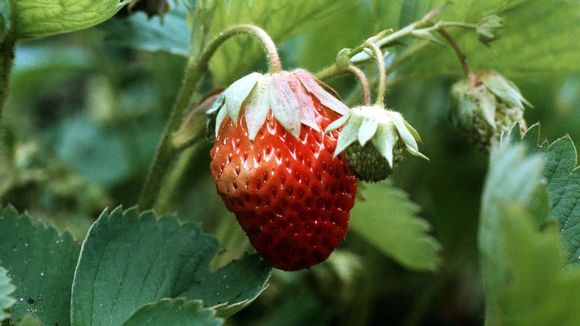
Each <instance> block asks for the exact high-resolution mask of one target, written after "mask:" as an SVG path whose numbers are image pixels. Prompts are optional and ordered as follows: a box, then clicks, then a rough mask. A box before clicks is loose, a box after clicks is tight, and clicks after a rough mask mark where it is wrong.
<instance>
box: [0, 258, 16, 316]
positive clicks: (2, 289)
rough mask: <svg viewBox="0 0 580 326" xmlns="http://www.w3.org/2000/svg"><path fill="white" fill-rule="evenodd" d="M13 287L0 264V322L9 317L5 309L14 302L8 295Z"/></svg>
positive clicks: (12, 290)
mask: <svg viewBox="0 0 580 326" xmlns="http://www.w3.org/2000/svg"><path fill="white" fill-rule="evenodd" d="M15 289H16V288H15V287H14V285H12V283H10V277H8V274H7V271H6V270H5V269H4V268H3V267H1V266H0V322H1V321H3V320H4V319H6V318H8V317H10V315H8V314H7V313H6V312H5V310H7V309H9V308H10V307H12V306H13V305H14V303H15V302H16V300H14V299H13V298H12V297H11V296H10V294H12V292H14V290H15Z"/></svg>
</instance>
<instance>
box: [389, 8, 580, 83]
mask: <svg viewBox="0 0 580 326" xmlns="http://www.w3.org/2000/svg"><path fill="white" fill-rule="evenodd" d="M442 2H443V1H435V3H433V5H432V6H433V7H434V6H435V5H437V4H440V3H442ZM489 14H497V15H499V16H500V17H502V18H503V19H504V21H505V27H504V28H503V29H501V31H499V33H498V34H499V39H498V40H497V41H495V42H493V43H492V44H491V47H489V48H486V47H485V46H482V44H481V43H480V42H479V40H478V39H477V35H476V34H475V33H474V32H473V31H469V30H458V29H453V30H451V29H450V32H451V33H452V34H453V35H454V36H455V37H456V38H457V41H458V43H459V44H460V45H461V46H462V48H463V49H464V50H465V52H466V53H467V55H468V57H469V62H470V64H471V65H472V66H473V67H474V68H475V69H476V70H485V69H489V68H493V69H495V70H498V71H499V72H501V73H502V74H507V75H510V76H514V75H519V76H524V75H530V74H539V73H546V74H554V73H563V72H572V71H580V60H577V58H578V53H580V42H577V40H578V39H579V38H580V24H578V23H577V22H578V20H579V19H580V5H579V3H578V1H577V0H571V1H567V0H557V1H549V2H546V1H542V0H523V1H509V0H485V1H454V2H453V3H451V4H450V5H449V6H448V7H447V8H446V10H445V12H444V13H443V15H442V18H443V19H446V20H465V21H467V22H470V23H477V22H478V21H479V20H480V19H481V17H482V16H484V15H489ZM531 35H533V39H534V41H533V43H530V36H531ZM407 63H408V64H407V65H405V66H404V69H403V70H404V72H401V73H403V74H404V75H406V77H412V78H414V77H426V76H436V75H449V74H455V75H459V74H460V73H461V66H460V64H459V63H457V59H456V58H455V57H454V55H453V53H452V51H451V49H449V47H440V46H433V45H429V46H427V47H425V48H424V49H423V50H422V51H421V53H420V54H419V55H418V56H417V57H415V58H414V59H412V60H409V61H408V62H407Z"/></svg>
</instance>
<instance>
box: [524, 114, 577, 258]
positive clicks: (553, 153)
mask: <svg viewBox="0 0 580 326" xmlns="http://www.w3.org/2000/svg"><path fill="white" fill-rule="evenodd" d="M539 133H540V127H539V125H534V126H532V127H531V128H530V129H529V130H528V132H526V134H525V135H524V139H523V141H525V142H527V143H528V144H530V145H531V146H530V148H531V149H532V150H533V151H535V152H538V153H542V154H544V155H545V160H546V164H545V167H544V176H545V177H546V179H547V182H548V190H549V195H550V201H551V203H552V209H551V212H550V216H551V217H554V218H556V219H557V220H558V221H559V222H560V226H561V230H560V233H561V235H562V238H563V239H564V242H565V243H566V246H567V247H568V251H569V252H570V258H569V263H570V264H575V265H577V264H580V167H578V166H577V154H576V147H575V146H574V143H573V142H572V140H571V139H570V137H569V136H565V137H562V138H560V139H558V140H556V141H555V142H553V143H551V144H548V143H547V142H545V141H543V142H541V143H540V144H539V145H538V137H539Z"/></svg>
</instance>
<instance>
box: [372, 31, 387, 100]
mask: <svg viewBox="0 0 580 326" xmlns="http://www.w3.org/2000/svg"><path fill="white" fill-rule="evenodd" d="M367 46H368V48H369V49H371V51H373V55H374V57H375V60H376V61H377V68H378V70H379V85H378V89H377V100H376V106H379V107H383V106H384V105H385V93H386V92H387V72H386V70H385V57H384V56H383V52H382V51H381V49H380V48H379V46H378V45H376V44H375V43H372V42H368V44H367Z"/></svg>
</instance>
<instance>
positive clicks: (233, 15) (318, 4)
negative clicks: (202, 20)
mask: <svg viewBox="0 0 580 326" xmlns="http://www.w3.org/2000/svg"><path fill="white" fill-rule="evenodd" d="M348 3H350V1H349V0H339V1H336V0H294V1H271V0H238V1H227V0H218V1H216V8H215V12H214V15H213V17H214V18H213V22H212V25H211V28H210V35H217V34H218V33H220V32H221V31H223V30H224V29H226V28H228V27H231V26H233V25H236V24H242V23H251V24H256V25H258V26H260V27H262V28H263V29H264V30H265V31H266V32H267V33H268V34H269V35H270V36H271V37H272V38H273V39H274V41H275V42H276V43H277V44H280V43H281V42H282V41H284V40H287V39H289V38H290V37H292V36H294V35H295V34H296V32H298V31H301V30H302V31H303V30H304V29H306V28H308V27H311V28H314V27H315V26H316V25H317V24H314V23H317V22H321V21H323V19H326V18H328V17H329V16H332V14H333V13H334V12H336V11H337V10H338V9H340V8H341V7H342V6H344V5H346V4H348ZM260 57H264V54H263V51H262V49H261V47H260V44H259V43H258V42H257V41H256V40H255V39H252V38H249V37H247V36H240V37H236V38H234V39H233V40H231V41H228V43H226V44H225V45H224V46H223V47H221V48H220V50H218V51H217V52H216V54H215V55H214V57H213V58H212V60H211V61H210V70H211V72H212V74H213V77H214V80H215V83H216V85H220V84H221V85H223V84H228V83H230V82H231V81H232V80H234V79H236V78H237V76H239V75H241V74H242V73H243V72H244V71H246V70H247V69H248V68H250V66H251V65H252V64H254V63H255V61H256V60H257V59H258V58H260Z"/></svg>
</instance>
